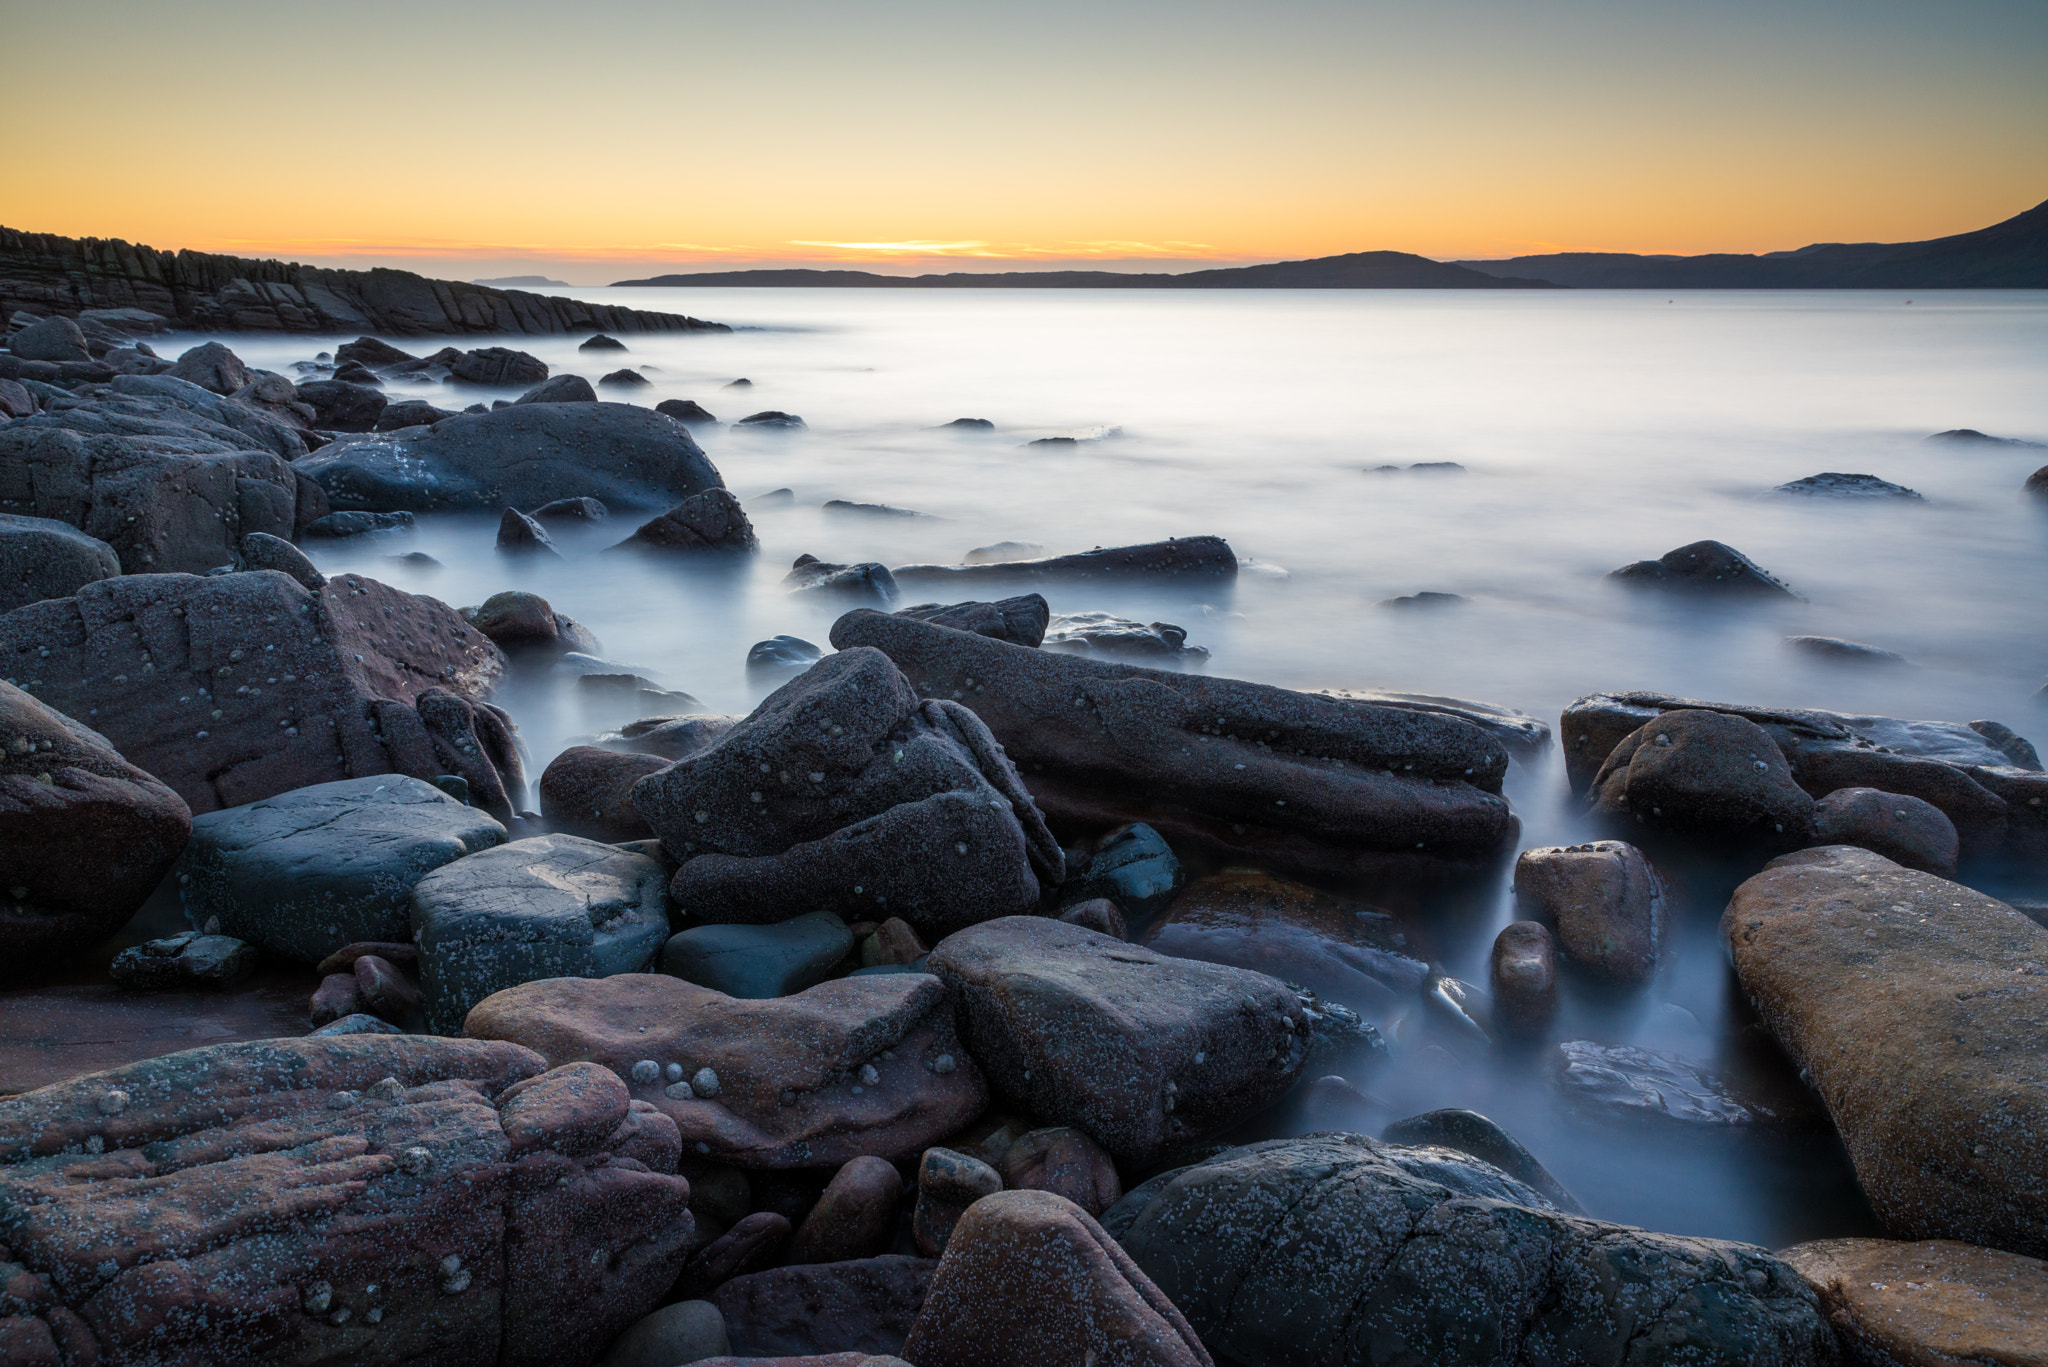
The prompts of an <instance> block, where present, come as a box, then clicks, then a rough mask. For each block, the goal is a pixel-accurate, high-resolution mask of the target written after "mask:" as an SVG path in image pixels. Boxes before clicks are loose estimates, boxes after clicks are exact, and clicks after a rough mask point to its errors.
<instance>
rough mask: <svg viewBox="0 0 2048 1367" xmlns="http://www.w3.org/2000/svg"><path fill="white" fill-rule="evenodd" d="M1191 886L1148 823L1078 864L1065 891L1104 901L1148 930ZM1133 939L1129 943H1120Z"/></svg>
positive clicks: (1109, 840)
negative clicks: (1182, 891) (1112, 904)
mask: <svg viewBox="0 0 2048 1367" xmlns="http://www.w3.org/2000/svg"><path fill="white" fill-rule="evenodd" d="M1186 881H1187V874H1186V872H1185V871H1184V870H1183V869H1182V868H1181V863H1180V859H1179V858H1178V857H1177V856H1176V855H1175V854H1174V852H1173V847H1172V846H1171V845H1169V844H1167V843H1166V839H1165V837H1163V836H1161V835H1160V834H1159V832H1157V831H1155V830H1153V829H1152V828H1151V827H1150V826H1147V825H1146V824H1145V823H1144V822H1142V821H1136V822H1132V823H1130V824H1129V825H1124V826H1119V827H1117V828H1116V829H1115V830H1113V831H1110V832H1109V833H1108V834H1106V835H1103V836H1101V837H1100V838H1098V839H1097V840H1096V841H1095V848H1094V849H1093V850H1091V851H1089V852H1088V854H1087V857H1086V860H1085V861H1077V863H1076V865H1075V867H1074V868H1073V869H1072V870H1071V876H1070V878H1069V879H1068V882H1067V886H1066V889H1065V893H1066V896H1068V897H1069V898H1075V899H1080V900H1093V899H1095V898H1104V899H1107V900H1108V901H1111V902H1114V903H1115V904H1116V906H1117V909H1118V910H1119V911H1121V912H1123V914H1124V915H1125V916H1126V917H1127V918H1128V920H1129V921H1132V922H1136V923H1137V924H1138V925H1139V926H1140V927H1143V926H1144V925H1146V924H1147V923H1148V922H1150V921H1151V919H1152V918H1153V917H1155V916H1157V915H1158V914H1159V913H1160V912H1162V911H1164V910H1166V908H1167V907H1168V906H1170V905H1172V903H1173V899H1174V897H1175V896H1176V895H1178V893H1179V892H1180V890H1181V885H1182V884H1183V883H1185V882H1186ZM1119 938H1128V937H1119Z"/></svg>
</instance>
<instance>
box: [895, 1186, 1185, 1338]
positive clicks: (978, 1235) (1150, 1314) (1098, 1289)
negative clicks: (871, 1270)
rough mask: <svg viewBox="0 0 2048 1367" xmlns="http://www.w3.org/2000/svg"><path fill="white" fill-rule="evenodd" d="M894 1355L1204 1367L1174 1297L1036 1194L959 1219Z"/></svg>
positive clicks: (1094, 1231) (1090, 1227) (1097, 1229)
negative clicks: (902, 1340) (913, 1318)
mask: <svg viewBox="0 0 2048 1367" xmlns="http://www.w3.org/2000/svg"><path fill="white" fill-rule="evenodd" d="M903 1352H904V1354H905V1355H906V1356H907V1357H908V1358H909V1359H910V1360H912V1361H914V1362H916V1363H917V1364H918V1367H1041V1364H1046V1363H1054V1362H1097V1361H1100V1362H1109V1363H1128V1364H1131V1367H1211V1359H1210V1357H1209V1353H1208V1351H1207V1350H1206V1349H1205V1348H1203V1346H1202V1343H1201V1340H1200V1339H1198V1338H1197V1337H1196V1336H1195V1331H1194V1329H1192V1328H1191V1327H1190V1326H1189V1324H1188V1321H1187V1320H1186V1319H1185V1318H1183V1316H1182V1315H1181V1313H1180V1311H1179V1310H1177V1309H1176V1308H1175V1306H1174V1303H1173V1301H1171V1300H1169V1299H1168V1297H1167V1296H1166V1295H1164V1294H1162V1293H1161V1291H1160V1289H1159V1288H1158V1287H1157V1286H1155V1285H1154V1284H1153V1283H1152V1281H1151V1280H1150V1279H1149V1278H1147V1277H1146V1275H1145V1273H1144V1272H1143V1271H1142V1270H1141V1269H1140V1268H1139V1266H1138V1265H1137V1264H1136V1263H1135V1262H1134V1261H1133V1260H1132V1259H1131V1257H1130V1256H1129V1255H1128V1254H1127V1253H1126V1252H1125V1251H1124V1250H1123V1249H1122V1248H1119V1247H1118V1246H1117V1244H1116V1242H1115V1241H1114V1240H1112V1239H1111V1238H1110V1236H1109V1235H1108V1234H1107V1233H1105V1232H1104V1231H1103V1228H1102V1226H1100V1225H1098V1224H1097V1223H1096V1222H1095V1221H1094V1220H1093V1219H1092V1218H1090V1216H1089V1215H1088V1213H1087V1212H1086V1211H1084V1210H1082V1209H1081V1208H1080V1207H1079V1206H1077V1205H1075V1204H1074V1203H1073V1202H1071V1201H1068V1200H1066V1199H1064V1198H1062V1197H1059V1196H1055V1195H1053V1194H1052V1193H1050V1192H1043V1191H1016V1192H1003V1193H1001V1194H999V1195H995V1196H991V1197H989V1198H987V1199H986V1200H984V1201H981V1202H979V1203H978V1204H977V1205H975V1207H974V1208H973V1209H972V1210H970V1211H968V1212H967V1214H966V1215H965V1216H964V1217H963V1218H962V1219H961V1221H960V1223H959V1225H958V1226H957V1227H956V1228H955V1230H954V1232H953V1238H952V1241H951V1243H950V1245H949V1247H948V1249H947V1252H946V1256H945V1257H944V1258H943V1259H941V1260H940V1262H939V1266H938V1269H937V1271H935V1272H934V1273H933V1274H932V1285H931V1291H930V1293H929V1294H928V1295H927V1296H926V1297H925V1302H924V1306H923V1308H922V1309H920V1310H919V1312H918V1316H917V1321H916V1323H915V1324H913V1325H912V1326H911V1330H910V1337H909V1338H908V1339H907V1340H906V1341H905V1343H904V1346H903Z"/></svg>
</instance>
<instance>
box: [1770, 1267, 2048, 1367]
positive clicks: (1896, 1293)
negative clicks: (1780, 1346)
mask: <svg viewBox="0 0 2048 1367" xmlns="http://www.w3.org/2000/svg"><path fill="white" fill-rule="evenodd" d="M1781 1256H1782V1257H1783V1258H1784V1259H1785V1261H1786V1262H1788V1263H1790V1264H1792V1266H1793V1267H1794V1268H1795V1269H1797V1270H1798V1272H1799V1275H1800V1276H1802V1277H1804V1278H1806V1280H1807V1281H1809V1282H1811V1283H1812V1284H1813V1288H1814V1290H1816V1291H1818V1292H1819V1293H1820V1303H1821V1307H1822V1309H1824V1310H1825V1311H1826V1312H1827V1316H1828V1320H1829V1322H1830V1323H1831V1324H1833V1325H1834V1326H1835V1330H1836V1332H1837V1333H1839V1334H1840V1335H1841V1336H1842V1339H1843V1342H1844V1343H1845V1344H1846V1345H1847V1346H1848V1348H1849V1352H1850V1355H1851V1360H1852V1361H1862V1362H1882V1363H1886V1364H1897V1365H1898V1367H1956V1365H1957V1364H1962V1363H1984V1364H1995V1367H2041V1364H2043V1363H2048V1263H2043V1262H2042V1261H2041V1260H2040V1259H2039V1258H2027V1257H2022V1256H2020V1255H2019V1254H2017V1253H2001V1252H1999V1251H1998V1250H1997V1249H1992V1248H1977V1247H1975V1246H1974V1245H1971V1244H1959V1243H1954V1242H1952V1241H1950V1240H1947V1239H1928V1240H1923V1241H1921V1242H1918V1243H1893V1242H1891V1241H1890V1240H1887V1239H1823V1240H1820V1241H1818V1242H1815V1243H1810V1244H1799V1245H1796V1246H1795V1247H1792V1248H1788V1249H1786V1250H1785V1251H1784V1253H1783V1254H1782V1255H1781Z"/></svg>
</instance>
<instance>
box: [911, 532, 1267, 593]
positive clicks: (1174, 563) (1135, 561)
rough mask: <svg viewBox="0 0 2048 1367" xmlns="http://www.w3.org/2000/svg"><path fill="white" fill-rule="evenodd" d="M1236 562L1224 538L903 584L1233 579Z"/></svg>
mask: <svg viewBox="0 0 2048 1367" xmlns="http://www.w3.org/2000/svg"><path fill="white" fill-rule="evenodd" d="M1236 575H1237V557H1236V556H1235V555H1233V554H1232V553H1231V550H1230V546H1229V545H1228V544H1227V543H1226V542H1225V541H1224V540H1223V538H1222V537H1220V536H1183V537H1177V538H1175V539H1173V540H1170V541H1154V542H1150V543H1148V544H1146V545H1142V546H1115V547H1112V548H1110V549H1108V550H1093V551H1082V552H1079V553H1077V554H1074V555H1055V556H1051V557H1048V558H1046V559H1043V560H1001V561H981V562H976V563H972V564H966V565H904V566H902V567H900V568H898V569H897V570H896V578H897V579H898V580H900V581H901V582H903V583H906V584H908V583H943V582H958V583H983V582H990V581H1001V580H1016V579H1052V580H1065V579H1074V580H1086V579H1100V580H1112V581H1113V580H1120V579H1140V580H1151V579H1197V580H1215V579H1231V578H1235V577H1236Z"/></svg>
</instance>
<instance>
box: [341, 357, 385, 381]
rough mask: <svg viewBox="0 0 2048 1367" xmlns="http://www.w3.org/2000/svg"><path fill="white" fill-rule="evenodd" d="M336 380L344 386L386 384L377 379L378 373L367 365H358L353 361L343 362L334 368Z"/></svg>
mask: <svg viewBox="0 0 2048 1367" xmlns="http://www.w3.org/2000/svg"><path fill="white" fill-rule="evenodd" d="M334 378H335V379H337V380H339V381H341V382H343V383H344V384H353V385H377V386H382V385H383V383H384V381H382V380H381V379H379V378H377V372H376V371H374V370H372V369H370V368H369V367H368V366H365V365H357V364H356V363H355V362H353V361H343V362H342V363H341V364H340V365H338V366H336V367H335V368H334Z"/></svg>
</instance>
